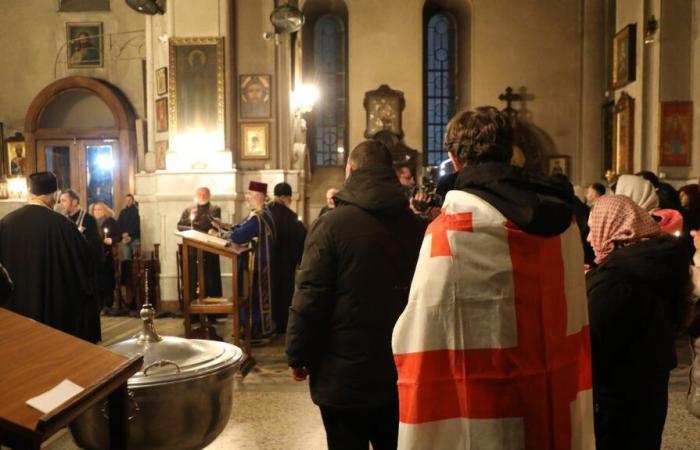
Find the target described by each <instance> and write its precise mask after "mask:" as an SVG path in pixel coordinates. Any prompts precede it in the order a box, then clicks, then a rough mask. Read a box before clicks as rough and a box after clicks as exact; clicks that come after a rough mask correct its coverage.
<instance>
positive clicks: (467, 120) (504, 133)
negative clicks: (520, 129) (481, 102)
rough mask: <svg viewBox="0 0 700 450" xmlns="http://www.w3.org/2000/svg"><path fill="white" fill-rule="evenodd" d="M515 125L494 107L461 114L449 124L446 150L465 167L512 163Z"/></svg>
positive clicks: (446, 134)
mask: <svg viewBox="0 0 700 450" xmlns="http://www.w3.org/2000/svg"><path fill="white" fill-rule="evenodd" d="M513 139H514V136H513V126H512V125H511V121H510V119H509V118H508V116H507V115H506V114H504V113H502V112H501V111H499V110H498V109H496V108H494V107H493V106H480V107H478V108H476V109H475V110H474V111H467V110H464V111H460V112H458V113H457V114H455V116H454V117H452V119H450V121H449V122H448V123H447V128H446V129H445V144H444V146H445V150H447V151H448V152H450V153H452V154H453V155H455V156H456V157H457V159H458V160H459V162H461V163H462V164H468V165H476V164H480V163H484V162H490V161H492V162H504V163H508V162H510V159H511V158H512V157H513Z"/></svg>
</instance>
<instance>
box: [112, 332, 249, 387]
mask: <svg viewBox="0 0 700 450" xmlns="http://www.w3.org/2000/svg"><path fill="white" fill-rule="evenodd" d="M108 348H109V349H110V350H112V351H114V352H116V353H119V354H121V355H124V356H126V357H129V358H130V357H132V356H135V355H143V366H142V367H141V370H140V371H139V372H137V373H136V374H134V375H133V376H132V377H131V378H129V385H134V384H137V385H145V384H154V383H162V382H167V381H175V380H182V379H186V378H193V377H197V376H201V375H204V374H206V373H209V372H212V371H215V370H217V369H219V368H222V367H226V366H231V365H234V364H238V363H239V362H240V360H241V358H242V356H243V352H242V351H241V349H239V348H238V347H236V346H234V345H231V344H227V343H225V342H216V341H206V340H201V339H183V338H179V337H175V336H164V337H162V338H161V340H160V341H157V342H139V339H138V338H132V339H127V340H125V341H122V342H119V343H117V344H114V345H111V346H109V347H108Z"/></svg>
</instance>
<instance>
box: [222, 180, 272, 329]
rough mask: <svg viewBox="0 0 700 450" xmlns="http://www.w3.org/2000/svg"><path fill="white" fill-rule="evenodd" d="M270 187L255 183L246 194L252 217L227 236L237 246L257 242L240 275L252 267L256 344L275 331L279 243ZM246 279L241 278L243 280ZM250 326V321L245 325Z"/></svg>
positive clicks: (242, 264)
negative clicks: (273, 268)
mask: <svg viewBox="0 0 700 450" xmlns="http://www.w3.org/2000/svg"><path fill="white" fill-rule="evenodd" d="M266 196H267V184H266V183H261V182H259V181H251V182H250V183H249V185H248V191H247V192H246V194H245V198H246V201H247V202H248V207H249V208H250V216H248V218H247V219H246V220H244V221H243V222H241V223H240V224H238V225H236V226H235V227H233V229H232V230H231V231H230V232H228V233H227V234H225V235H224V238H226V239H229V240H231V241H233V242H235V243H236V244H247V243H248V242H251V241H253V240H255V241H256V245H255V252H254V254H253V255H252V256H249V255H250V254H249V253H246V255H248V257H247V258H240V259H239V268H238V270H239V272H242V270H243V268H244V267H246V266H245V264H247V265H248V270H249V272H250V274H251V283H252V292H251V295H252V315H253V320H252V322H253V324H252V328H251V333H252V336H253V339H254V340H257V341H261V340H265V339H267V338H269V337H270V336H271V335H272V334H273V333H274V331H275V326H274V323H273V320H272V278H271V273H270V263H271V261H272V254H271V250H272V245H273V243H274V241H275V223H274V220H273V219H272V215H271V214H270V210H269V209H268V208H267V207H266V206H265V198H266ZM240 279H242V278H241V277H240V274H239V280H240ZM243 323H244V324H246V325H244V326H247V323H248V322H247V321H244V322H243Z"/></svg>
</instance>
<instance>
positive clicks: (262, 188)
mask: <svg viewBox="0 0 700 450" xmlns="http://www.w3.org/2000/svg"><path fill="white" fill-rule="evenodd" d="M248 190H249V191H253V192H262V193H263V194H267V183H261V182H259V181H251V182H250V183H249V184H248Z"/></svg>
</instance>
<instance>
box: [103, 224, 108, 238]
mask: <svg viewBox="0 0 700 450" xmlns="http://www.w3.org/2000/svg"><path fill="white" fill-rule="evenodd" d="M102 231H103V232H104V235H105V237H106V238H107V237H109V228H106V227H105V228H103V229H102Z"/></svg>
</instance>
